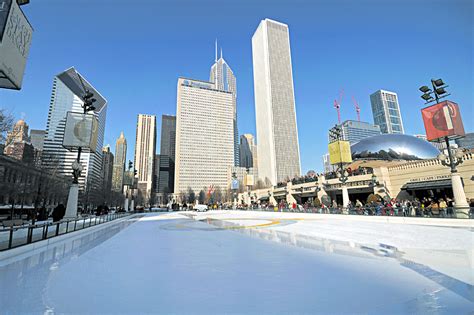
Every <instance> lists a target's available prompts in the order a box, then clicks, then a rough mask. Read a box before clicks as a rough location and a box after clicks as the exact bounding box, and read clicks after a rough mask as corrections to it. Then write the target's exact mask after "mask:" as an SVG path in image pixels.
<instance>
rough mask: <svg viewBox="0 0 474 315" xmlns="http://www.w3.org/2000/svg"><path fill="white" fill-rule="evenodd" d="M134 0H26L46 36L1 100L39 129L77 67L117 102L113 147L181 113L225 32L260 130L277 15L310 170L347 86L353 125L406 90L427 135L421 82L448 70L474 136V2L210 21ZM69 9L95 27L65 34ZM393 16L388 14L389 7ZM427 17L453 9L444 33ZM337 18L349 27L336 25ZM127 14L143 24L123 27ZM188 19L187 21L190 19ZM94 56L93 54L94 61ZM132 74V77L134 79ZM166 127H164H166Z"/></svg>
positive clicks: (244, 123)
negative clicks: (439, 44)
mask: <svg viewBox="0 0 474 315" xmlns="http://www.w3.org/2000/svg"><path fill="white" fill-rule="evenodd" d="M125 3H126V2H125V1H123V2H121V1H120V0H119V1H117V3H116V4H117V5H116V6H115V7H114V11H113V14H110V6H109V5H107V4H105V3H94V2H80V1H77V2H74V1H72V2H69V3H68V4H67V5H49V4H48V5H45V2H35V1H32V2H31V3H30V4H29V5H27V6H24V7H23V10H24V11H25V13H26V15H27V16H28V18H29V20H30V22H31V24H32V25H33V27H34V29H35V32H34V34H33V43H32V46H31V51H30V56H29V58H28V64H27V66H26V71H25V79H24V83H23V89H22V90H21V91H8V90H0V107H2V108H6V109H7V110H9V111H11V112H13V113H14V114H15V118H16V119H19V118H25V119H26V120H27V121H28V123H29V125H30V128H31V129H46V125H45V121H46V119H47V115H48V102H49V93H50V91H51V78H52V77H53V76H54V75H55V74H57V73H59V72H60V71H62V70H63V69H66V68H68V67H70V66H72V65H74V66H76V67H77V68H78V69H80V71H81V72H82V73H84V75H85V76H87V77H88V78H89V80H90V81H91V83H92V84H94V86H96V87H97V89H99V90H100V91H102V92H103V94H104V95H107V98H108V100H109V104H110V106H109V109H108V113H107V116H108V121H107V124H106V125H107V128H106V131H105V138H104V144H110V145H111V146H113V144H114V143H115V139H116V138H117V137H118V136H119V134H120V131H121V130H122V129H123V130H124V133H125V136H126V137H127V138H129V139H134V138H135V127H136V126H135V117H136V115H137V114H138V113H143V112H145V113H152V114H155V115H157V116H159V115H161V114H170V115H175V106H176V90H175V88H176V80H177V78H178V77H179V76H181V75H182V76H186V77H201V78H202V73H206V72H207V73H208V71H209V67H210V66H211V65H212V60H209V55H213V54H214V50H215V39H216V38H217V39H218V41H219V45H221V46H222V47H224V55H225V57H226V61H228V62H229V64H231V65H232V70H233V72H234V74H235V75H236V76H237V77H238V78H239V102H238V105H237V112H238V130H239V134H244V133H251V134H255V133H256V132H255V113H254V101H253V78H252V76H253V73H252V69H251V63H252V60H251V59H252V58H251V36H252V34H253V32H254V30H255V28H256V27H257V25H258V23H259V22H260V20H262V19H264V18H267V17H268V18H271V19H274V20H278V21H281V22H283V23H285V24H288V25H289V27H290V29H291V38H290V41H291V48H292V59H293V73H294V85H295V103H296V109H297V120H298V135H299V138H300V154H301V165H302V173H305V172H306V171H307V170H308V169H315V170H321V169H322V165H321V161H320V156H322V154H324V152H325V151H326V149H327V148H326V141H327V137H326V135H327V130H328V129H329V128H330V127H331V126H334V124H335V123H336V122H337V116H336V113H335V111H334V108H333V107H332V102H333V100H334V99H335V98H337V94H338V91H339V90H340V89H341V88H344V90H345V92H346V93H345V97H344V99H343V102H342V106H341V112H342V118H343V120H346V119H356V113H355V110H354V106H353V104H352V102H351V96H354V97H355V98H356V99H357V100H358V102H359V105H360V107H361V110H362V111H361V120H363V121H367V122H372V121H373V120H372V113H371V108H370V99H369V95H370V94H371V93H373V92H374V91H376V90H379V89H386V90H389V91H394V92H396V93H397V94H398V97H399V102H400V107H401V108H400V109H401V112H402V116H403V123H404V127H405V133H406V134H420V133H424V128H423V123H422V121H421V115H420V109H421V108H423V107H424V104H423V101H422V100H421V99H420V97H419V96H420V92H419V91H418V87H419V86H421V85H424V84H426V82H427V81H428V82H429V79H431V78H437V77H441V78H443V79H444V80H445V81H446V82H447V83H448V84H449V85H450V87H449V91H450V93H451V94H452V95H451V96H450V99H452V100H453V101H456V102H457V103H459V104H460V106H461V113H462V114H463V116H464V117H465V121H466V123H465V128H466V132H470V131H473V125H472V123H469V122H468V119H467V118H468V117H472V116H473V114H474V110H473V109H474V100H473V96H472V92H471V87H472V86H473V85H474V84H473V78H472V65H473V63H472V62H473V61H472V54H473V51H472V44H471V45H470V44H469V43H472V36H473V29H474V27H473V19H472V12H473V11H472V8H473V3H472V1H468V0H455V1H437V2H436V5H431V4H432V3H431V2H430V1H421V0H419V1H410V2H408V1H402V2H400V1H390V0H389V1H384V2H383V3H380V2H376V1H369V0H364V1H360V2H357V3H351V2H348V1H342V0H341V1H338V0H336V1H332V2H330V3H329V2H322V1H318V2H310V1H306V2H305V1H302V2H298V5H289V4H290V2H281V3H280V2H279V3H274V2H270V1H259V2H258V3H255V2H254V1H246V0H244V1H241V2H239V3H238V4H235V3H234V4H230V3H226V4H220V3H219V6H220V8H221V9H222V10H224V11H229V12H233V15H232V16H230V17H229V16H214V14H213V18H212V19H210V18H205V19H203V18H202V17H203V16H206V17H208V15H209V14H210V12H212V10H211V8H213V7H215V5H216V4H217V3H218V2H213V1H209V2H204V3H200V5H199V6H198V5H196V4H195V3H193V2H189V3H188V2H186V3H184V4H182V5H178V4H175V3H166V4H164V3H161V2H156V3H155V2H153V3H150V2H145V1H143V2H140V1H137V5H138V6H140V7H142V8H143V10H139V11H137V12H135V13H133V14H132V15H131V16H130V12H129V10H127V6H126V5H125ZM121 4H124V5H121ZM270 4H271V5H270ZM70 11H74V12H75V13H76V14H78V15H80V14H83V15H87V16H88V18H90V19H91V20H93V21H95V22H94V23H89V24H87V23H86V24H81V25H80V26H79V25H70V27H68V30H67V34H68V36H64V32H65V30H63V29H60V28H57V27H56V26H55V25H52V24H51V23H50V20H51V17H52V16H54V17H55V19H57V23H56V25H57V24H64V25H65V24H67V23H68V14H67V13H68V12H70ZM387 11H389V12H391V14H390V15H389V16H387V14H382V13H383V12H387ZM206 14H207V15H206ZM427 15H429V16H443V27H442V28H439V29H435V28H433V21H432V20H430V19H424V18H422V17H423V16H427ZM177 16H179V17H180V19H176V17H177ZM334 16H337V17H338V23H334V18H333V17H334ZM124 19H127V20H130V19H132V20H133V21H134V23H127V24H126V25H124V24H122V23H119V21H122V20H124ZM183 19H186V21H187V23H181V21H182V20H183ZM211 20H212V22H211ZM190 24H193V25H199V26H200V28H199V32H197V33H194V35H193V37H192V38H191V39H190V40H186V41H184V40H178V39H179V38H184V37H185V36H187V35H188V34H189V25H190ZM216 25H219V27H216ZM374 25H376V27H375V26H374ZM147 30H158V31H153V32H152V33H150V32H149V31H147ZM164 30H166V31H164ZM84 34H88V35H87V36H88V47H90V49H88V50H87V52H86V51H83V50H77V49H75V47H76V46H77V39H78V38H83V37H84ZM118 34H120V36H118ZM124 38H128V39H130V41H129V42H128V43H127V47H134V48H133V49H128V48H127V47H125V46H124ZM150 38H156V39H157V40H154V41H149V39H150ZM381 38H383V40H385V41H388V40H389V41H390V42H391V43H393V45H391V46H390V49H389V50H387V49H381V48H380V49H377V48H370V47H377V45H378V43H379V41H380V39H381ZM440 38H442V39H443V45H446V46H448V47H450V49H449V50H448V51H445V52H443V59H442V60H440V58H439V56H438V55H437V54H435V53H433V52H432V51H431V49H430V48H429V47H428V46H427V45H426V42H428V43H432V44H434V43H436V41H437V40H439V39H440ZM143 43H145V44H143ZM459 43H465V45H459ZM65 50H67V51H68V53H67V54H64V51H65ZM90 51H93V54H94V58H90ZM125 51H127V53H126V54H125V53H124V52H125ZM137 60H140V62H139V63H137V62H136V61H137ZM421 61H422V62H421ZM395 64H396V67H395V66H394V65H395ZM427 64H429V65H430V66H429V67H427V66H426V65H427ZM137 65H138V66H137ZM125 73H126V75H127V78H129V79H127V82H126V84H125V81H124V80H123V76H124V74H125ZM130 104H133V106H131V105H130ZM128 118H130V119H128ZM119 122H120V123H119ZM160 127H161V126H160V125H157V129H158V130H159V129H160ZM257 141H258V139H257ZM157 145H159V143H157ZM130 146H131V147H130V150H128V156H127V160H129V159H131V160H133V152H134V148H133V143H131V144H130Z"/></svg>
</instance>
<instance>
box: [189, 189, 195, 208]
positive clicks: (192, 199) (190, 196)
mask: <svg viewBox="0 0 474 315" xmlns="http://www.w3.org/2000/svg"><path fill="white" fill-rule="evenodd" d="M195 201H196V193H195V192H194V190H193V189H192V188H191V187H188V204H193V203H194V202H195Z"/></svg>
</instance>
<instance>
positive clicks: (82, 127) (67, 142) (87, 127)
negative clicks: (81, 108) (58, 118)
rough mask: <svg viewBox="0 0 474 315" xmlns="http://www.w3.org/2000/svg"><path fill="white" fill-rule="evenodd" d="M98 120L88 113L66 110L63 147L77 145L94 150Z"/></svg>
mask: <svg viewBox="0 0 474 315" xmlns="http://www.w3.org/2000/svg"><path fill="white" fill-rule="evenodd" d="M98 126H99V120H98V119H97V117H96V116H94V115H90V114H81V113H74V112H68V113H67V116H66V128H65V130H64V139H63V147H65V148H67V149H75V148H78V147H81V148H85V149H89V150H90V151H91V152H95V150H96V148H97V138H98V134H99V133H98Z"/></svg>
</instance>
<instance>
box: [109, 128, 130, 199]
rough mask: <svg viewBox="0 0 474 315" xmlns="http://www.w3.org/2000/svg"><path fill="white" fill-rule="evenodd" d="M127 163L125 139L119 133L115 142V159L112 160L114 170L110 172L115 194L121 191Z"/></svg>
mask: <svg viewBox="0 0 474 315" xmlns="http://www.w3.org/2000/svg"><path fill="white" fill-rule="evenodd" d="M126 162H127V139H125V136H124V134H123V131H122V132H121V133H120V137H118V139H117V141H116V142H115V158H114V169H113V172H112V190H113V191H116V192H122V190H123V185H124V184H123V177H124V173H125V164H126Z"/></svg>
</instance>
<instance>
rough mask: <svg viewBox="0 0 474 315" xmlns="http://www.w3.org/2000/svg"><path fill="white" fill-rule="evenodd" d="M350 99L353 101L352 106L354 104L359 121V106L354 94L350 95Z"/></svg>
mask: <svg viewBox="0 0 474 315" xmlns="http://www.w3.org/2000/svg"><path fill="white" fill-rule="evenodd" d="M352 101H353V102H354V106H355V109H356V113H357V120H358V121H360V107H359V104H358V103H357V101H356V99H355V97H354V96H353V97H352Z"/></svg>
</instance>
